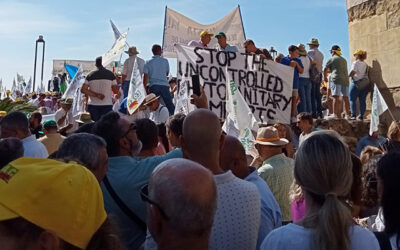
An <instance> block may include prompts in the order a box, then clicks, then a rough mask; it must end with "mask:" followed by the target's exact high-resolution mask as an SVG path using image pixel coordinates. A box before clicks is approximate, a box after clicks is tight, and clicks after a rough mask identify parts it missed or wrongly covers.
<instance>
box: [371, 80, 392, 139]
mask: <svg viewBox="0 0 400 250" xmlns="http://www.w3.org/2000/svg"><path fill="white" fill-rule="evenodd" d="M387 109H388V106H387V104H386V102H385V99H383V97H382V94H381V92H380V91H379V89H378V87H377V86H376V84H375V85H374V94H373V97H372V108H371V123H370V125H369V134H370V135H372V133H373V132H374V131H378V126H379V116H380V115H381V114H383V112H385V111H386V110H387Z"/></svg>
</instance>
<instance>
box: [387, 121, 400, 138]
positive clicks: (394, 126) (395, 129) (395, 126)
mask: <svg viewBox="0 0 400 250" xmlns="http://www.w3.org/2000/svg"><path fill="white" fill-rule="evenodd" d="M399 132H400V129H399V122H397V121H392V123H391V124H390V126H389V129H388V133H387V137H388V138H389V139H392V140H394V139H397V138H396V137H397V136H398V134H399Z"/></svg>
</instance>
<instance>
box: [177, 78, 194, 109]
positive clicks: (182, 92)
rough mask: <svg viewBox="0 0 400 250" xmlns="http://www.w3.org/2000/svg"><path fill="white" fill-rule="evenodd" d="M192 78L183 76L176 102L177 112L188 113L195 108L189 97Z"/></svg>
mask: <svg viewBox="0 0 400 250" xmlns="http://www.w3.org/2000/svg"><path fill="white" fill-rule="evenodd" d="M190 82H191V78H189V77H182V79H181V80H180V81H179V85H178V93H177V98H176V104H175V114H178V113H182V114H185V115H188V114H189V113H190V112H191V111H193V110H194V109H195V108H194V106H193V104H191V103H190V98H189V83H190Z"/></svg>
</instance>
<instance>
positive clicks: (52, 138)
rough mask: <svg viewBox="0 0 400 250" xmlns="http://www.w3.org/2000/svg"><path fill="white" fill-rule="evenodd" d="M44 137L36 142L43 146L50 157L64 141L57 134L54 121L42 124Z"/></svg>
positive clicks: (62, 137)
mask: <svg viewBox="0 0 400 250" xmlns="http://www.w3.org/2000/svg"><path fill="white" fill-rule="evenodd" d="M43 133H44V136H43V137H42V138H40V139H39V140H38V141H40V142H41V143H43V144H44V146H45V147H46V149H47V152H48V153H49V154H50V155H51V154H52V153H54V152H55V151H57V150H58V147H59V146H60V144H61V143H62V142H63V140H64V139H65V137H64V136H62V135H60V134H59V133H58V132H57V123H56V121H54V120H47V121H45V122H44V123H43Z"/></svg>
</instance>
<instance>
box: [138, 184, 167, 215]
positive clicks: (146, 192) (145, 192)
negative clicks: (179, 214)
mask: <svg viewBox="0 0 400 250" xmlns="http://www.w3.org/2000/svg"><path fill="white" fill-rule="evenodd" d="M140 197H141V199H142V201H144V202H148V203H149V204H152V205H154V206H156V207H157V208H158V209H159V210H160V212H161V215H162V216H163V217H164V218H165V219H166V220H169V217H168V216H167V214H166V213H165V212H164V210H163V209H162V208H161V206H160V205H158V204H157V203H156V202H155V201H152V200H151V199H150V198H149V184H146V185H144V186H143V187H142V188H141V190H140Z"/></svg>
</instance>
